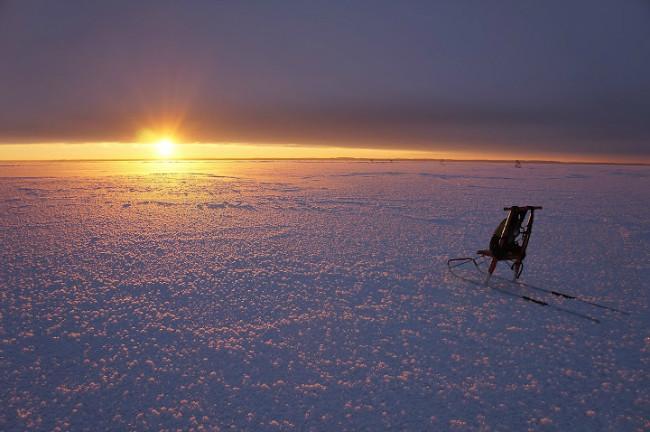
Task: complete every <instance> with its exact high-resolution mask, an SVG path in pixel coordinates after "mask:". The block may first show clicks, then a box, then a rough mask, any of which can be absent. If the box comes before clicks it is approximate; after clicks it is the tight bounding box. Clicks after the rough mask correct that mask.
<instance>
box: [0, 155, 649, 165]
mask: <svg viewBox="0 0 650 432" xmlns="http://www.w3.org/2000/svg"><path fill="white" fill-rule="evenodd" d="M518 160H519V162H521V163H522V164H558V165H625V166H650V162H605V161H603V162H593V161H555V160H536V159H529V160H526V159H518ZM163 161H167V162H175V161H178V162H192V161H196V162H201V161H250V162H254V161H313V162H450V163H454V162H475V163H508V164H512V163H515V159H444V158H443V159H440V158H436V159H434V158H395V159H388V158H354V157H332V158H200V159H196V158H177V159H168V160H165V159H156V158H148V159H15V160H12V159H6V160H0V163H3V162H163Z"/></svg>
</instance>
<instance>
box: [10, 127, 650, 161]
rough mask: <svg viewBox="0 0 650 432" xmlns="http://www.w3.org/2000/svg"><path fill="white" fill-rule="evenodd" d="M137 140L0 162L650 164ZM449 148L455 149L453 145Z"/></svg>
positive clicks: (579, 157)
mask: <svg viewBox="0 0 650 432" xmlns="http://www.w3.org/2000/svg"><path fill="white" fill-rule="evenodd" d="M146 138H147V139H146V140H139V142H134V143H119V142H103V143H35V144H0V160H98V159H102V160H117V159H318V158H359V159H459V160H463V159H468V160H470V159H471V160H479V159H480V160H514V159H521V160H546V161H558V162H596V163H598V162H602V163H607V162H612V163H650V160H647V158H639V157H635V156H621V155H589V154H560V153H521V154H513V153H508V152H478V151H476V152H471V151H449V150H444V151H443V150H441V151H423V150H403V149H378V148H364V147H357V148H355V147H338V146H301V145H293V144H284V145H283V144H252V143H181V142H179V141H177V140H176V139H174V138H172V135H160V134H159V135H157V136H155V137H152V136H151V135H149V136H147V137H146ZM448 147H453V146H452V145H450V146H448Z"/></svg>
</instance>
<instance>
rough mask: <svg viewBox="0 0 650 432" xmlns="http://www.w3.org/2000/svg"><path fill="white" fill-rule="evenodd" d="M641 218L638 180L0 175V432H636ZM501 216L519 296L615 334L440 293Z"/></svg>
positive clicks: (644, 245) (569, 173) (1, 171)
mask: <svg viewBox="0 0 650 432" xmlns="http://www.w3.org/2000/svg"><path fill="white" fill-rule="evenodd" d="M649 203H650V168H649V167H643V166H613V165H612V166H606V165H560V164H524V165H523V167H522V168H515V167H514V166H513V164H511V163H460V162H453V163H452V162H444V163H443V162H437V161H436V162H393V163H391V162H374V163H372V162H370V161H368V162H351V161H332V162H317V161H284V162H281V161H276V162H269V161H259V162H249V161H221V162H84V163H82V162H76V163H72V162H71V163H36V162H34V163H12V162H4V163H0V430H4V431H22V430H26V429H31V430H91V431H98V430H177V429H181V430H255V431H257V430H261V431H267V430H268V431H275V430H278V431H280V430H300V431H309V430H314V431H321V430H331V431H340V430H364V431H377V430H413V431H422V430H459V431H463V430H484V431H508V430H511V431H524V430H534V431H545V430H548V431H554V430H561V431H567V430H572V431H601V430H602V431H637V430H638V431H641V430H648V429H650V289H649V288H650V214H649V212H650V206H649ZM509 205H541V206H543V207H544V209H543V210H541V211H539V212H538V213H536V221H535V227H534V231H533V234H532V237H531V242H530V245H529V248H528V257H527V259H526V262H525V264H526V267H525V270H524V273H523V276H522V280H523V281H526V282H530V283H533V284H536V285H539V286H543V287H548V288H552V289H558V290H561V291H564V292H568V293H572V294H576V295H580V296H583V297H585V298H587V299H590V300H591V301H594V302H598V303H602V304H605V305H608V306H611V307H614V308H618V309H622V310H625V311H627V312H629V315H622V314H617V313H614V312H609V311H607V310H603V309H599V308H596V307H592V306H589V305H586V304H580V303H579V302H576V301H574V300H568V299H561V298H557V297H554V296H548V295H542V294H543V293H530V294H531V295H534V296H535V297H536V298H540V299H544V300H545V301H548V302H549V303H552V304H555V305H558V306H561V307H563V308H565V309H568V310H571V311H575V312H579V313H582V314H587V315H589V316H592V317H595V318H597V319H598V320H600V321H601V322H600V323H599V324H597V323H594V322H591V321H589V320H585V319H581V318H580V317H577V316H575V315H572V314H570V313H564V312H562V311H558V310H555V309H551V308H548V307H543V306H540V305H536V304H534V303H531V302H527V301H524V300H521V299H518V298H514V297H511V296H507V295H503V294H501V293H499V292H496V291H494V290H492V289H490V288H489V287H483V286H476V285H472V284H468V283H466V282H464V281H462V280H459V279H457V278H455V277H453V276H452V275H450V274H449V273H448V271H447V267H446V261H447V259H448V258H450V257H455V256H466V255H468V254H469V255H471V254H473V253H474V252H475V251H476V250H477V249H483V248H486V247H487V245H488V242H489V238H490V236H491V234H492V231H493V230H494V228H495V227H496V225H497V224H498V223H499V221H500V220H501V219H502V218H503V217H504V216H505V212H504V211H503V207H504V206H509ZM498 274H500V275H502V276H509V274H510V272H509V269H508V268H507V267H506V266H505V265H503V264H500V266H499V268H498ZM513 289H523V288H513Z"/></svg>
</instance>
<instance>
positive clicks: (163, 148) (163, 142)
mask: <svg viewBox="0 0 650 432" xmlns="http://www.w3.org/2000/svg"><path fill="white" fill-rule="evenodd" d="M156 151H157V152H158V156H160V157H161V158H163V159H170V158H172V155H173V154H174V141H173V140H172V139H171V138H162V139H160V140H158V142H157V143H156Z"/></svg>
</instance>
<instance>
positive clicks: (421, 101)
mask: <svg viewBox="0 0 650 432" xmlns="http://www.w3.org/2000/svg"><path fill="white" fill-rule="evenodd" d="M648 119H650V2H648V1H647V0H622V1H621V0H588V1H586V0H585V1H578V0H577V1H554V0H551V1H543V2H541V1H521V0H519V1H490V2H483V1H463V0H456V1H400V2H395V1H381V0H374V1H355V2H344V1H314V2H304V1H302V2H301V1H295V2H294V1H272V0H271V1H265V2H236V1H232V2H230V1H220V2H217V1H184V2H172V1H137V2H134V1H119V0H115V1H110V2H88V1H74V0H70V1H66V2H52V1H32V0H21V1H18V0H16V1H12V0H10V1H6V0H5V1H3V0H0V159H12V158H23V157H24V158H50V157H53V158H57V157H63V158H75V156H78V157H79V158H84V157H91V158H92V157H93V156H94V157H101V158H104V157H108V158H110V157H115V158H121V157H129V156H137V157H146V156H147V155H149V154H151V149H150V148H149V147H148V146H150V145H153V144H152V143H153V142H155V141H156V140H157V139H159V138H162V137H172V138H173V140H174V141H175V142H176V147H177V148H178V149H179V152H178V154H177V156H185V157H220V156H226V157H230V156H233V155H235V156H236V155H238V154H240V153H241V154H244V153H245V154H246V155H248V156H250V157H255V156H260V157H269V156H273V155H278V154H282V155H284V154H285V153H286V154H288V155H293V156H296V157H300V156H301V155H307V156H312V155H325V154H326V155H327V156H337V155H340V156H355V155H363V156H364V157H368V155H370V156H369V157H372V155H375V154H376V155H378V156H377V157H381V155H383V156H387V157H399V156H400V155H401V156H406V157H426V156H431V157H437V156H440V157H451V158H453V157H454V156H459V157H481V158H521V159H524V158H539V159H549V158H550V159H559V160H562V159H573V160H612V161H633V162H639V161H641V162H650V121H648ZM238 148H239V149H244V150H242V152H243V153H242V152H240V153H237V151H235V150H233V149H238ZM280 149H283V150H282V151H281V150H280ZM362 149H363V150H362ZM373 151H375V153H373ZM283 152H284V153H283ZM364 152H365V153H364Z"/></svg>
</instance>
